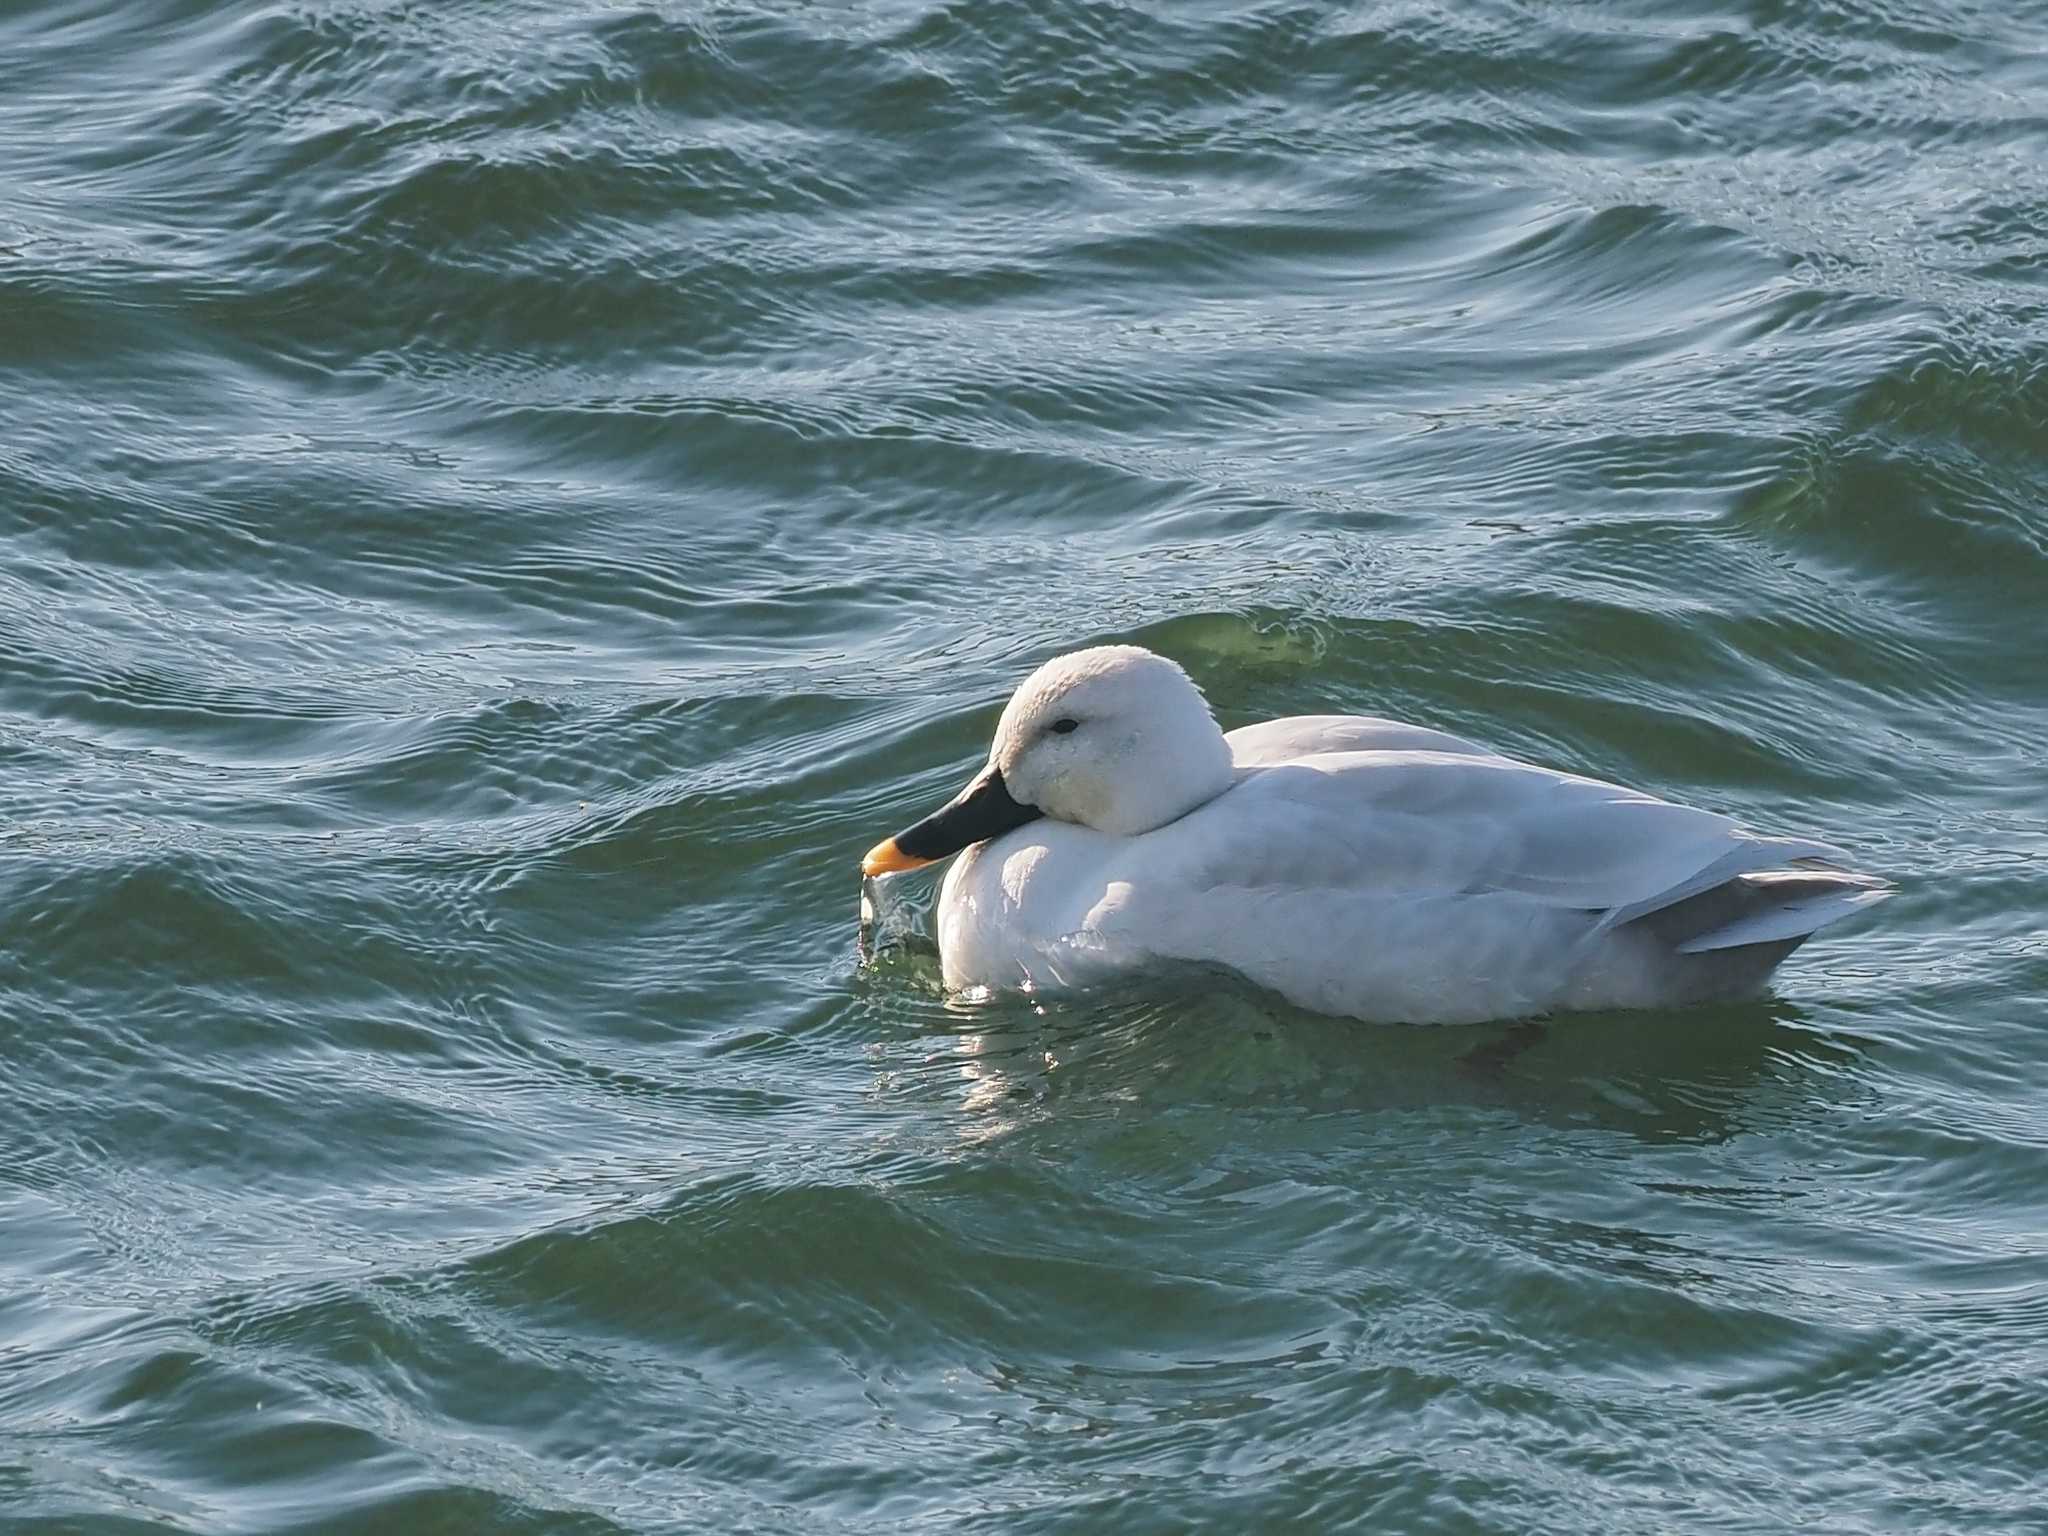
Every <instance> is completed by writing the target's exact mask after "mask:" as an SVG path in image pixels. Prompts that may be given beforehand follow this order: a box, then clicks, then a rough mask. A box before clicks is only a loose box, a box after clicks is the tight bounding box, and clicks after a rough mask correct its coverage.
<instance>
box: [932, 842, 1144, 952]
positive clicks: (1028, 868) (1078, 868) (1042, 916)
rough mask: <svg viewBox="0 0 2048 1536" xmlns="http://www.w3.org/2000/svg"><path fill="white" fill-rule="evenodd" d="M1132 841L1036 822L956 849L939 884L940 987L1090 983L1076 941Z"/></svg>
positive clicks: (1083, 946) (1084, 944) (1100, 900)
mask: <svg viewBox="0 0 2048 1536" xmlns="http://www.w3.org/2000/svg"><path fill="white" fill-rule="evenodd" d="M1130 842H1131V839H1129V838H1119V837H1111V836H1109V835H1108V834H1107V833H1102V832H1095V831H1091V830H1090V829H1088V828H1086V827H1076V826H1070V825H1068V824H1066V823H1064V822H1057V821H1034V822H1032V823H1031V824H1030V825H1029V826H1025V827H1019V828H1018V829H1017V830H1016V831H1014V832H1009V833H1005V834H1004V835H1003V836H1001V837H998V838H992V839H990V840H989V841H988V842H985V843H977V844H975V845H974V846H973V847H972V848H969V849H968V850H966V852H964V853H962V854H961V855H960V857H959V858H957V859H955V860H954V861H953V867H952V868H951V869H949V870H947V871H946V879H945V882H944V884H943V885H941V886H940V888H939V908H938V930H939V960H940V963H941V965H942V966H943V967H944V970H945V978H946V985H947V986H949V987H953V988H956V989H958V988H966V987H989V988H993V989H996V990H999V991H1013V990H1018V989H1024V990H1033V989H1043V988H1050V987H1061V986H1072V985H1077V984H1079V983H1081V982H1083V981H1085V980H1089V979H1093V978H1092V976H1089V975H1082V974H1079V973H1078V972H1079V969H1080V968H1079V967H1077V964H1076V961H1075V958H1074V955H1073V953H1072V952H1073V951H1074V949H1075V942H1074V941H1075V940H1076V938H1077V936H1080V935H1082V934H1083V931H1084V929H1085V926H1086V919H1087V916H1088V914H1089V913H1090V912H1091V911H1092V910H1094V909H1095V908H1096V907H1097V906H1099V905H1100V904H1101V902H1102V899H1103V895H1104V892H1105V890H1106V889H1107V887H1108V885H1109V883H1110V872H1111V870H1112V867H1113V865H1114V863H1115V860H1116V856H1117V854H1118V851H1119V850H1120V848H1122V847H1124V846H1126V845H1128V844H1129V843H1130ZM1081 947H1082V948H1086V947H1087V946H1086V941H1085V940H1083V941H1082V944H1081ZM1087 969H1089V970H1090V971H1092V970H1094V969H1096V968H1095V967H1088V968H1087Z"/></svg>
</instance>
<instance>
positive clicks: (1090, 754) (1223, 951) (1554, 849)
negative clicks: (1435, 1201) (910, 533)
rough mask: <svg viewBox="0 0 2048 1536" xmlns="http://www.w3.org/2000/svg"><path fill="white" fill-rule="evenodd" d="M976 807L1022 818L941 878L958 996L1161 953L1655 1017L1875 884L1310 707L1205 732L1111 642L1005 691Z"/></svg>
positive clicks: (1699, 823) (1500, 761)
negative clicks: (995, 807) (994, 807)
mask: <svg viewBox="0 0 2048 1536" xmlns="http://www.w3.org/2000/svg"><path fill="white" fill-rule="evenodd" d="M991 783H992V784H993V790H991V788H990V785H991ZM975 789H979V790H980V795H979V797H978V800H979V802H982V803H985V802H986V801H987V800H988V799H989V797H990V795H991V794H992V793H995V792H1006V795H1007V801H1008V802H1009V803H1010V810H1011V811H1012V812H1013V813H1014V815H1013V816H1012V818H1011V819H1021V818H1022V817H1024V816H1028V815H1032V814H1033V813H1038V817H1039V819H1035V820H1030V821H1028V822H1027V823H1026V824H1024V825H1020V826H1013V827H1012V828H1011V829H1010V830H1006V831H1003V832H1001V834H1000V835H997V836H992V837H989V838H987V839H986V840H985V841H980V842H976V843H974V844H973V845H972V846H969V847H967V848H966V850H965V852H964V853H963V854H962V856H961V857H960V858H959V860H958V861H957V862H956V863H955V864H954V866H953V867H952V869H951V870H949V871H948V872H947V875H946V879H945V883H944V885H943V887H942V888H941V891H940V895H939V907H938V937H939V950H940V957H941V961H942V963H943V966H944V970H945V978H946V982H947V985H948V986H951V987H955V988H968V987H987V988H991V989H996V990H1010V989H1044V988H1069V987H1077V986H1085V985H1087V984H1089V983H1091V982H1095V981H1099V980H1102V979H1105V978H1106V977H1109V976H1112V975H1117V974H1120V973H1124V972H1128V971H1132V970H1136V969H1143V968H1148V967H1155V966H1160V965H1166V964H1172V963H1176V962H1179V963H1195V964H1204V965H1212V966H1220V967H1223V968H1225V969H1227V970H1230V971H1234V972H1236V973H1237V974H1239V975H1241V976H1243V977H1245V978H1247V979H1248V980H1250V981H1253V982H1255V983H1257V984H1259V985H1261V986H1264V987H1268V988H1271V989H1272V990H1273V991H1275V992H1277V993H1279V994H1280V995H1281V996H1283V997H1286V998H1288V999H1289V1000H1291V1001H1293V1002H1294V1003H1297V1004H1299V1005H1301V1006H1303V1007H1306V1008H1310V1009H1314V1010H1317V1011H1319V1012H1324V1013H1331V1014H1340V1015H1347V1016H1350V1017H1354V1018H1360V1019H1370V1020H1379V1021H1389V1022H1393V1021H1403V1022H1414V1023H1460V1022H1476V1021H1479V1020H1485V1019H1496V1018H1508V1017H1515V1016H1521V1015H1527V1014H1536V1013H1545V1012H1550V1011H1553V1010H1558V1009H1581V1008H1642V1007H1657V1006H1666V1005H1674V1004H1682V1003H1690V1002H1697V1001H1702V1000H1705V999H1709V998H1716V997H1726V996H1732V995H1737V994H1741V993H1744V992H1749V991H1753V990H1755V989H1756V988H1758V987H1760V986H1761V985H1762V984H1763V982H1764V981H1765V979H1766V978H1767V977H1768V976H1769V974H1770V972H1771V970H1772V968H1773V967H1775V966H1776V965H1777V963H1778V962H1779V961H1780V960H1782V959H1783V958H1784V957H1785V955H1787V954H1789V953H1790V952H1791V951H1792V950H1793V949H1794V948H1796V947H1797V946H1798V944H1799V943H1800V942H1802V941H1803V940H1804V939H1805V938H1806V937H1807V936H1809V935H1810V934H1811V933H1813V932H1814V930H1816V929H1818V928H1819V927H1821V926H1822V925H1824V924H1826V923H1830V922H1833V921H1835V920H1836V919H1837V918H1840V917H1844V916H1846V915H1848V914H1849V913H1851V912H1853V911H1855V910H1857V909H1858V908H1860V907H1863V906H1866V905H1868V904H1869V903H1871V902H1874V901H1878V900H1880V899H1882V898H1883V896H1884V895H1885V894H1886V892H1887V887H1886V886H1885V884H1884V882H1882V881H1880V880H1877V879H1874V878H1873V877H1871V876H1868V875H1862V874H1854V873H1850V872H1847V871H1845V870H1842V869H1839V868H1829V867H1826V866H1830V865H1839V864H1842V863H1844V862H1845V856H1844V855H1843V854H1842V853H1841V852H1840V851H1839V850H1837V849H1835V848H1832V847H1830V846H1828V845H1827V844H1825V843H1817V842H1810V841H1807V840H1804V839H1800V838H1787V837H1765V836H1759V835H1757V834H1754V833H1751V832H1747V831H1744V830H1743V829H1742V828H1740V827H1738V826H1737V825H1736V824H1735V823H1734V822H1732V821H1731V820H1729V819H1728V818H1727V817H1725V816H1721V815H1717V814H1714V813H1713V812H1709V811H1700V810H1693V809H1690V808H1688V807H1685V806H1680V805H1673V804H1670V803H1669V802H1666V801H1662V800H1658V799H1656V798H1655V797H1653V796H1650V795H1647V794H1643V793H1641V792H1640V791H1636V790H1630V789H1624V788H1621V787H1618V786H1616V785H1612V784H1604V783H1601V782H1599V781H1597V780H1593V779H1587V778H1582V777H1579V776H1577V775H1574V774H1569V773H1560V772H1557V771H1555V770H1552V769H1548V768H1541V767H1536V766H1534V765H1532V764H1528V763H1522V762H1517V761H1514V760H1512V759H1510V758H1506V757H1502V756H1500V755H1499V754H1497V753H1495V752H1492V751H1490V750H1488V749H1487V748H1485V747H1481V746H1478V745H1475V744H1473V743H1471V742H1468V741H1464V740H1461V739H1459V738H1457V737H1454V736H1450V735H1447V734H1445V733H1443V732H1440V731H1432V730H1427V729H1424V728H1422V727H1419V726H1411V725H1403V724H1399V723H1397V722H1395V721H1391V720H1378V719H1372V718H1369V717H1363V716H1348V715H1312V716H1301V717H1297V718H1292V719H1283V720H1271V721H1267V722H1265V723H1263V724H1260V725H1252V726H1247V727H1245V728H1243V729H1242V730H1237V731H1232V732H1230V733H1229V734H1228V735H1225V734H1224V733H1223V732H1222V731H1221V730H1220V729H1219V728H1218V726H1217V725H1216V723H1215V719H1214V717H1213V716H1212V715H1211V714H1210V712H1209V709H1208V706H1207V704H1206V703H1205V702H1204V701H1203V700H1202V697H1201V695H1200V693H1199V692H1198V691H1197V690H1196V688H1195V686H1194V684H1193V683H1192V682H1191V681H1190V680H1189V679H1188V678H1187V675H1186V674H1185V673H1183V672H1182V671H1181V670H1180V668H1179V667H1177V666H1175V665H1174V664H1173V663H1172V662H1170V661H1167V660H1165V659H1164V658H1162V657H1158V656H1155V655H1153V654H1152V653H1150V652H1148V651H1144V650H1141V649H1139V648H1137V647H1134V646H1107V647H1100V648H1097V649H1094V650H1089V651H1080V652H1076V653H1074V654H1072V655H1069V656H1063V657H1060V658H1057V659H1055V660H1054V661H1051V662H1048V663H1047V664H1046V665H1045V666H1044V667H1041V668H1040V669H1039V670H1038V671H1037V672H1036V673H1034V674H1033V675H1032V676H1031V678H1029V679H1027V680H1026V682H1025V683H1024V685H1023V686H1022V687H1021V688H1019V689H1018V691H1017V694H1016V696H1015V697H1014V698H1013V699H1012V700H1011V703H1010V706H1009V708H1008V709H1006V710H1005V711H1004V714H1003V719H1002V722H1001V724H1000V725H999V726H998V729H997V734H996V739H995V743H994V746H993V748H992V750H991V753H990V761H989V767H988V769H986V770H984V773H983V774H982V775H981V776H980V777H979V778H977V780H976V783H975V785H974V786H970V790H975ZM968 798H969V797H968V794H966V793H963V795H962V797H961V800H960V801H956V802H955V806H954V807H949V808H948V810H947V811H946V812H941V813H940V814H939V815H937V816H934V817H932V818H930V819H929V820H928V822H927V823H925V824H922V825H921V826H920V827H919V828H913V829H911V831H909V832H906V833H903V834H901V835H900V836H899V838H898V839H892V840H891V841H889V842H887V843H884V844H881V845H879V846H878V847H877V848H876V849H875V850H874V852H872V853H871V854H870V855H869V856H868V865H867V867H868V868H869V870H870V872H871V873H872V872H880V871H885V870H888V869H894V868H902V867H910V866H912V865H914V864H915V863H918V862H925V861H928V859H929V858H931V857H935V856H940V855H941V854H942V852H943V851H949V850H946V849H945V847H944V843H945V842H946V841H949V840H950V839H948V838H944V837H940V838H938V839H937V840H934V835H933V834H934V830H938V831H945V830H948V829H950V827H951V822H949V820H948V818H949V815H950V817H951V819H952V821H953V822H958V821H961V820H962V818H961V816H960V812H959V811H958V809H957V807H958V806H959V805H960V804H961V803H962V802H965V801H967V799H968ZM972 830H973V828H972V827H971V826H968V827H966V828H965V831H966V832H968V833H971V832H972ZM956 835H958V834H957V833H956ZM899 842H900V843H903V844H905V845H914V847H913V848H912V851H911V852H910V853H908V854H902V853H899V851H898V844H899Z"/></svg>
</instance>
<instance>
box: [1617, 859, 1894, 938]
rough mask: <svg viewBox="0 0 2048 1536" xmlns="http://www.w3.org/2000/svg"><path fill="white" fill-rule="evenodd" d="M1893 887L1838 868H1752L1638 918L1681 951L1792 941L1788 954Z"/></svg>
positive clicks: (1880, 899)
mask: <svg viewBox="0 0 2048 1536" xmlns="http://www.w3.org/2000/svg"><path fill="white" fill-rule="evenodd" d="M1890 894H1891V887H1890V885H1888V884H1887V883H1886V882H1884V881H1883V880H1880V879H1878V878H1876V877H1875V876H1873V875H1859V874H1852V873H1850V872H1848V871H1846V870H1832V869H1810V868H1809V869H1773V870H1761V871H1752V872H1749V873H1745V874H1740V875H1737V876H1735V877H1734V878H1733V879H1730V880H1725V881H1723V882H1722V883H1720V884H1719V885H1716V886H1714V887H1713V888H1712V889H1710V890H1705V891H1701V892H1699V893H1698V894H1696V895H1690V896H1687V897H1686V898H1685V899H1683V900H1681V901H1678V902H1674V903H1673V904H1671V905H1669V906H1666V907H1662V908H1660V909H1658V910H1657V911H1655V912H1650V913H1646V914H1644V915H1643V916H1642V917H1639V918H1637V919H1636V921H1637V922H1639V923H1641V924H1642V925H1643V927H1645V928H1647V929H1649V931H1650V932H1652V933H1654V934H1656V936H1657V937H1658V938H1659V939H1661V940H1663V941H1664V942H1665V943H1666V944H1669V945H1670V946H1671V948H1672V949H1673V950H1674V951H1675V952H1677V953H1678V954H1681V955H1700V954H1706V953H1708V952H1710V951H1713V950H1726V949H1740V948H1743V947H1745V946H1748V945H1752V944H1784V945H1786V950H1785V952H1786V953H1788V954H1789V953H1790V952H1791V949H1792V947H1795V946H1797V945H1798V944H1800V943H1801V942H1803V941H1804V940H1805V939H1807V938H1808V937H1809V936H1810V935H1812V934H1813V933H1815V932H1816V931H1817V930H1819V929H1821V928H1824V927H1826V926H1827V925H1828V924H1829V923H1832V922H1836V921H1838V920H1840V919H1841V918H1844V917H1847V916H1848V915H1849V914H1850V913H1852V912H1857V911H1860V910H1862V909H1863V908H1864V907H1867V906H1870V905H1872V904H1873V903H1875V902H1880V901H1883V900H1884V899H1885V897H1887V896H1889V895H1890Z"/></svg>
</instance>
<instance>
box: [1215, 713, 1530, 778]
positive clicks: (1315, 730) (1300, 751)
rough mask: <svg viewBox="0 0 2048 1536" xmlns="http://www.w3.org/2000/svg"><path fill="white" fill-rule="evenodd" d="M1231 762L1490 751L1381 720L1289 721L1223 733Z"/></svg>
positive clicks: (1257, 764)
mask: <svg viewBox="0 0 2048 1536" xmlns="http://www.w3.org/2000/svg"><path fill="white" fill-rule="evenodd" d="M1223 739H1224V740H1225V741H1227V742H1228V743H1230V758H1231V761H1232V762H1233V763H1235V764H1236V765H1237V766H1238V767H1239V768H1268V767H1274V766H1277V765H1279V764H1281V763H1292V762H1297V761H1299V760H1300V759H1302V758H1305V757H1319V756H1322V755H1324V754H1326V753H1330V752H1448V753H1451V754H1453V755H1455V756H1460V757H1492V756H1494V755H1495V754H1494V752H1493V749H1492V748H1490V747H1482V746H1480V745H1479V744H1478V743H1476V742H1471V741H1466V740H1464V739H1463V738H1462V737H1458V736H1453V735H1451V734H1450V733H1449V732H1448V731H1436V730H1431V729H1430V728H1429V727H1428V726H1426V725H1407V724H1404V723H1402V722H1401V721H1399V720H1382V719H1380V718H1379V717H1378V716H1376V715H1289V716H1287V717H1286V718H1284V719H1280V720H1262V721H1260V722H1259V723H1258V724H1257V725H1246V726H1240V727H1239V728H1238V729H1236V730H1234V731H1229V732H1227V733H1225V735H1224V737H1223Z"/></svg>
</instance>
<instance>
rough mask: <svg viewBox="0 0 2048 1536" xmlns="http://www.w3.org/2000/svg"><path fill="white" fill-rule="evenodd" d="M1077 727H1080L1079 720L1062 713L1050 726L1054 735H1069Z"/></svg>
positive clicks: (1077, 728) (1076, 729)
mask: <svg viewBox="0 0 2048 1536" xmlns="http://www.w3.org/2000/svg"><path fill="white" fill-rule="evenodd" d="M1079 729H1081V722H1080V721H1078V720H1076V719H1075V718H1074V717H1073V716H1072V715H1063V716H1062V717H1061V718H1059V719H1057V720H1055V721H1053V723H1052V726H1051V730H1052V733H1053V735H1055V736H1071V735H1072V734H1073V733H1074V732H1075V731H1078V730H1079Z"/></svg>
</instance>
